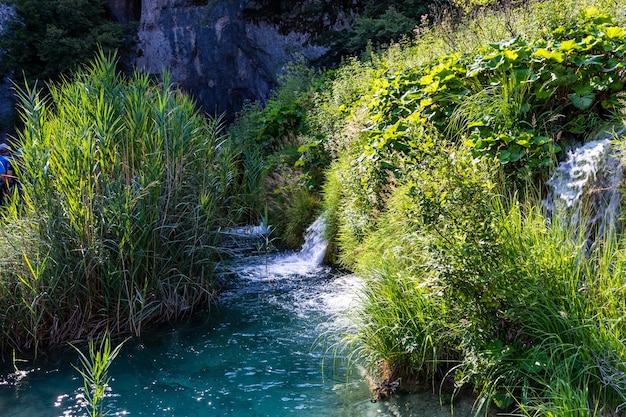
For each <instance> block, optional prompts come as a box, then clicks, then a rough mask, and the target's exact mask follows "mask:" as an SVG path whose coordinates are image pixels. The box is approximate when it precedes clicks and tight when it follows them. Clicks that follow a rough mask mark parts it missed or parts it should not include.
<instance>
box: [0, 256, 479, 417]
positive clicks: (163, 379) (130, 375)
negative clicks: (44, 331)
mask: <svg viewBox="0 0 626 417" xmlns="http://www.w3.org/2000/svg"><path fill="white" fill-rule="evenodd" d="M301 255H302V254H301V253H297V254H291V255H284V254H283V255H281V254H278V255H272V256H269V257H265V256H253V257H249V258H247V259H246V260H245V261H242V262H240V263H238V264H235V265H230V266H229V267H228V270H229V271H231V272H232V273H229V274H226V275H225V282H226V283H227V285H228V288H227V289H226V291H225V292H224V293H223V294H222V296H221V297H220V301H219V304H218V306H217V307H215V308H212V310H211V311H210V312H206V313H205V314H203V315H201V316H199V317H194V319H192V320H190V321H189V322H187V323H184V324H179V325H175V326H165V327H163V328H161V329H159V330H156V331H152V332H150V333H145V334H144V335H143V336H142V337H141V338H136V339H132V340H130V341H128V342H127V343H126V345H125V346H124V349H123V350H122V352H121V354H120V356H119V357H118V358H117V360H116V361H115V362H114V363H113V365H112V367H111V370H110V376H111V377H112V381H111V384H110V390H109V394H108V397H107V398H106V406H107V411H108V412H109V415H111V416H158V417H164V416H185V417H196V416H197V417H201V416H202V417H205V416H232V417H239V416H241V417H255V416H259V417H267V416H272V417H274V416H292V415H293V416H302V417H309V416H310V417H312V416H334V417H341V416H354V417H368V416H381V417H385V416H403V417H409V416H440V415H450V413H449V410H448V407H447V406H443V407H442V406H440V404H439V401H438V399H437V397H436V396H433V395H424V396H418V397H415V396H413V397H404V398H399V399H396V400H394V401H392V402H389V403H382V402H378V403H372V402H371V401H370V400H371V394H370V392H369V389H368V387H367V385H366V384H365V383H364V382H363V380H362V378H361V377H360V375H359V373H358V372H357V371H356V370H355V369H356V368H354V367H348V366H347V362H346V360H345V358H343V357H342V356H341V355H340V354H338V353H336V352H334V351H333V350H332V349H330V347H332V344H333V342H334V341H336V334H337V330H338V329H339V328H345V327H346V326H349V325H350V324H349V323H350V322H349V320H347V319H346V318H345V317H344V315H343V314H342V313H343V312H344V311H345V310H346V309H349V308H350V307H351V306H352V305H354V303H355V302H358V300H356V299H355V293H356V289H357V288H358V286H359V285H361V280H360V279H359V278H358V277H354V276H350V275H344V274H339V273H337V272H336V271H333V270H331V269H330V268H326V267H320V266H318V265H317V264H316V262H309V261H307V260H303V259H302V256H301ZM72 363H74V364H76V363H78V360H77V355H76V354H75V353H73V352H68V354H67V355H66V356H60V357H58V358H56V359H54V360H53V361H48V362H45V363H43V362H42V363H39V364H36V365H32V364H28V363H18V367H19V369H20V372H17V373H16V372H14V370H13V369H12V368H11V367H10V366H6V364H5V367H4V368H3V369H2V371H0V416H2V417H37V416H42V417H43V416H46V417H48V416H50V417H52V416H72V417H74V416H83V415H86V409H85V407H84V401H83V389H82V379H80V377H79V374H78V372H77V371H76V370H75V369H73V368H72V366H71V364H72ZM349 369H352V371H350V370H349ZM455 415H461V416H462V415H469V414H468V411H467V410H465V411H462V408H457V411H456V412H455Z"/></svg>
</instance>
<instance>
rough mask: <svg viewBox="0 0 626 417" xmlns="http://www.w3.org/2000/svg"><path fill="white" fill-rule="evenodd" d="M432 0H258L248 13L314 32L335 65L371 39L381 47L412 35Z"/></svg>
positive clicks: (327, 62) (328, 60) (288, 27)
mask: <svg viewBox="0 0 626 417" xmlns="http://www.w3.org/2000/svg"><path fill="white" fill-rule="evenodd" d="M431 4H433V0H386V1H367V0H335V1H333V0H319V1H315V2H290V1H284V0H258V1H257V2H256V7H255V8H250V9H247V10H245V11H244V13H245V16H247V17H248V18H249V19H251V20H266V21H270V22H272V23H274V24H277V25H280V27H281V28H282V29H283V31H285V32H289V31H291V30H299V31H303V32H307V33H312V34H314V35H315V43H317V44H320V45H323V46H326V47H328V48H329V52H328V53H327V54H326V55H325V56H324V57H323V58H322V59H321V60H320V62H319V63H320V64H323V65H333V64H336V63H338V62H339V61H340V60H341V58H342V57H345V56H351V55H358V54H360V53H362V52H363V51H364V50H365V49H366V47H367V45H368V43H371V44H373V45H374V46H376V47H378V46H381V45H385V44H388V43H390V42H392V41H397V40H399V39H401V38H402V37H404V36H407V35H410V34H411V33H412V31H413V29H415V28H416V27H417V26H418V25H419V24H420V22H421V19H422V16H423V15H425V14H427V13H428V10H429V7H430V5H431Z"/></svg>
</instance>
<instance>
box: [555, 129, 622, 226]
mask: <svg viewBox="0 0 626 417" xmlns="http://www.w3.org/2000/svg"><path fill="white" fill-rule="evenodd" d="M620 133H621V132H620ZM613 137H615V136H614V135H610V134H607V135H606V137H605V138H603V139H600V140H594V141H591V142H588V143H586V144H585V145H582V146H580V147H577V148H574V149H572V150H570V151H569V152H568V155H567V158H566V160H565V161H563V162H562V163H561V164H559V166H558V167H557V168H556V170H555V172H554V174H553V175H552V177H551V178H550V179H549V180H548V181H547V182H546V184H547V185H548V186H549V188H550V193H549V195H548V198H547V199H546V200H545V201H544V205H545V207H546V209H547V211H548V215H549V217H551V218H552V219H554V218H557V217H558V218H559V219H561V221H562V222H563V223H564V225H565V226H566V227H573V228H578V227H580V226H583V227H585V230H586V235H587V237H591V236H592V235H595V236H601V235H603V234H605V233H606V232H608V231H609V230H611V229H612V228H613V227H615V226H616V223H617V221H618V212H619V200H620V195H619V190H618V188H619V185H620V183H621V181H622V176H623V167H622V162H621V160H620V159H619V158H618V157H616V155H615V151H614V149H613V148H612V146H611V139H612V138H613ZM583 216H585V217H584V218H586V220H585V222H586V223H585V224H584V225H581V224H580V222H581V221H582V219H583ZM590 234H591V235H590Z"/></svg>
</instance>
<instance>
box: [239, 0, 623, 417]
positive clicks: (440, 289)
mask: <svg viewBox="0 0 626 417" xmlns="http://www.w3.org/2000/svg"><path fill="white" fill-rule="evenodd" d="M624 6H626V5H625V4H624V3H623V2H620V1H611V2H607V1H591V0H590V1H582V0H581V1H574V2H569V1H561V0H551V1H543V2H539V1H532V2H526V3H524V4H521V5H519V6H517V7H513V6H510V7H499V8H497V9H480V8H477V9H474V10H473V12H472V13H473V16H472V18H471V19H470V18H468V19H464V20H461V21H457V20H454V19H452V18H450V15H449V14H446V13H445V12H441V15H440V16H438V19H437V21H438V22H437V23H436V24H435V25H432V26H431V25H427V24H425V25H424V26H422V27H420V28H419V35H418V37H417V39H416V40H414V41H406V42H405V43H401V44H397V45H392V46H390V47H389V48H388V49H385V50H382V51H380V52H378V53H372V54H371V55H370V56H369V57H368V58H367V59H365V60H357V59H353V60H346V61H345V62H344V64H343V65H342V66H341V67H340V68H339V69H337V70H334V71H329V72H323V73H322V72H312V71H311V70H308V69H306V70H300V71H298V70H294V71H293V74H291V76H288V78H287V79H286V80H285V82H284V84H283V87H282V88H281V89H280V90H279V91H278V92H277V93H276V95H275V97H274V99H273V100H270V102H269V103H268V105H267V106H266V107H264V108H260V107H254V106H251V107H250V108H249V109H248V110H247V112H245V113H244V115H243V116H242V117H241V118H240V120H239V122H238V124H236V125H235V126H234V128H233V129H232V130H231V134H232V135H233V137H234V138H235V140H239V141H242V142H243V141H248V143H249V141H250V140H252V141H256V143H257V144H258V146H259V150H260V151H259V153H260V154H263V155H264V157H265V161H266V165H265V167H266V169H267V172H269V174H268V175H267V176H266V177H265V184H266V190H267V193H266V195H265V200H264V202H265V203H266V204H268V207H269V215H270V218H271V223H272V224H273V225H277V228H278V230H296V229H297V225H298V224H306V223H307V222H308V221H309V218H308V217H307V216H310V210H311V209H313V208H316V207H319V209H318V210H319V211H320V212H322V211H323V212H324V213H325V216H326V217H327V221H328V224H329V230H328V235H329V238H330V239H331V243H332V245H333V248H334V250H332V251H331V252H330V253H331V256H334V260H335V261H336V262H339V263H340V264H341V265H343V266H345V267H347V268H349V269H351V270H353V271H355V272H357V273H358V274H360V275H362V276H363V277H365V278H366V280H367V284H366V287H365V290H364V291H363V294H362V299H363V306H362V308H357V309H356V310H355V312H354V319H355V324H356V326H357V328H358V331H357V333H356V334H354V335H349V336H348V337H347V339H346V347H347V349H348V351H349V352H351V354H352V355H353V357H354V358H355V359H356V360H359V361H364V362H365V363H366V364H368V365H369V366H370V368H371V370H372V372H373V373H374V374H378V375H379V376H380V375H383V376H382V377H383V378H384V379H386V380H387V382H390V383H389V384H387V385H389V386H392V385H393V386H394V387H395V384H392V382H395V381H398V382H400V389H404V390H410V389H414V388H415V387H423V386H432V387H434V388H435V389H439V388H443V389H446V390H451V392H452V393H456V392H459V391H460V390H461V389H463V388H466V387H470V388H471V389H472V390H473V391H474V393H475V395H476V398H477V402H476V414H477V415H479V414H484V413H486V412H487V410H488V409H489V408H490V407H492V406H495V407H498V408H500V409H502V410H506V411H507V412H510V413H513V414H514V415H553V416H568V415H571V416H585V415H605V416H608V415H621V414H622V413H623V410H622V408H623V405H624V404H625V403H626V398H625V396H626V384H625V381H624V379H623V375H624V373H625V372H626V344H625V343H624V340H623V334H624V331H625V330H626V328H624V325H623V317H624V316H625V315H626V304H625V301H624V293H623V290H624V288H626V275H625V274H624V270H623V268H624V265H625V264H624V261H625V260H626V258H625V257H624V251H623V245H624V242H625V241H624V239H625V237H624V236H626V235H624V233H623V228H622V227H618V228H616V229H612V230H611V231H610V232H609V233H608V234H606V235H601V236H597V237H598V240H597V241H596V243H595V244H594V245H592V246H589V244H588V242H587V241H586V240H585V239H586V236H588V235H586V234H585V233H587V231H584V230H581V229H584V228H579V227H578V226H579V225H578V224H577V225H575V226H576V227H569V226H568V225H566V224H564V223H565V222H561V221H560V220H561V219H559V218H553V219H549V217H548V214H547V213H546V210H545V208H544V207H543V204H542V200H543V199H544V198H545V197H546V186H545V181H546V180H547V179H548V178H549V176H550V175H551V173H552V171H553V169H554V167H555V164H556V163H557V162H558V160H560V159H563V158H564V156H565V149H566V148H567V147H569V146H571V145H573V144H575V143H580V142H585V141H588V140H591V139H594V138H595V137H596V135H597V134H598V133H599V132H603V131H606V132H609V133H610V132H612V131H613V130H614V129H616V130H617V129H619V127H620V126H623V124H624V122H623V121H624V118H625V117H624V101H623V100H624V98H623V90H624V81H625V72H624V71H625V70H624V64H623V61H624V58H623V56H624V51H625V48H626V43H625V41H626V21H625V20H624V15H623V8H624ZM614 140H615V142H616V143H621V141H622V139H621V138H619V137H617V136H616V137H615V138H614ZM283 196H288V198H284V197H283ZM307 201H310V202H313V203H305V202H307ZM587 209H590V208H589V207H587ZM285 212H288V213H290V215H289V216H284V213H285ZM583 224H584V223H583Z"/></svg>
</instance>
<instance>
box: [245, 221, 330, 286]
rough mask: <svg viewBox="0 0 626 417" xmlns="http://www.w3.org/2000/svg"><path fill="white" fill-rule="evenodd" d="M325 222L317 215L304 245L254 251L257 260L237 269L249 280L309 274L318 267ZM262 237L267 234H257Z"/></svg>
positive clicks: (306, 232)
mask: <svg viewBox="0 0 626 417" xmlns="http://www.w3.org/2000/svg"><path fill="white" fill-rule="evenodd" d="M325 233H326V222H325V220H324V216H323V215H321V216H319V217H318V218H317V220H315V221H314V222H313V223H312V224H311V225H310V226H309V227H308V228H307V229H306V231H305V233H304V244H303V245H302V248H301V249H300V251H298V252H292V253H264V252H261V253H259V254H258V256H257V258H258V263H257V264H250V263H247V264H246V265H244V266H243V267H242V268H241V269H238V270H237V272H238V274H239V275H240V276H242V277H246V278H248V279H251V280H258V279H261V280H277V279H281V278H283V277H287V276H289V275H300V276H303V275H311V274H316V273H318V272H320V271H321V270H322V268H323V267H322V263H323V261H324V256H325V255H326V249H327V247H328V241H327V240H326V239H325V236H324V235H325ZM260 236H261V237H263V238H267V235H265V234H261V235H260Z"/></svg>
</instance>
